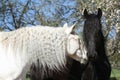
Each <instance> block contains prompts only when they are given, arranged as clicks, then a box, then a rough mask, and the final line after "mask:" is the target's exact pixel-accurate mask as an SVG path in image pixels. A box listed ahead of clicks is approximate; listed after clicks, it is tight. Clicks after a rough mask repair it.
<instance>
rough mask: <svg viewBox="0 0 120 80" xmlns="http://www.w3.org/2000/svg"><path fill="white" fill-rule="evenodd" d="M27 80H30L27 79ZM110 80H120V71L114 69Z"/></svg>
mask: <svg viewBox="0 0 120 80" xmlns="http://www.w3.org/2000/svg"><path fill="white" fill-rule="evenodd" d="M26 80H30V79H29V78H26ZM110 80H120V69H112V72H111V79H110Z"/></svg>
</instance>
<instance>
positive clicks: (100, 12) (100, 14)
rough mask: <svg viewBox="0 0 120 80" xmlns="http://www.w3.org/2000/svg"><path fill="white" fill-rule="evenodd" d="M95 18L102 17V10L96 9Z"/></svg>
mask: <svg viewBox="0 0 120 80" xmlns="http://www.w3.org/2000/svg"><path fill="white" fill-rule="evenodd" d="M97 16H98V18H99V19H100V18H101V17H102V10H101V9H100V8H98V14H97Z"/></svg>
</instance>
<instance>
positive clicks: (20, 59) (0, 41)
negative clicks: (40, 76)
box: [0, 24, 87, 80]
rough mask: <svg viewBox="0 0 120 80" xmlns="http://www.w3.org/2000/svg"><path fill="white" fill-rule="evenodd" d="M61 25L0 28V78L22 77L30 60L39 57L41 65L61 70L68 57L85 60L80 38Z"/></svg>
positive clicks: (10, 79)
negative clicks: (5, 29) (1, 29)
mask: <svg viewBox="0 0 120 80" xmlns="http://www.w3.org/2000/svg"><path fill="white" fill-rule="evenodd" d="M73 29H74V25H73V26H72V27H68V26H67V24H65V25H64V26H63V27H57V28H55V27H47V26H36V27H24V28H21V29H18V30H15V31H11V32H0V80H25V76H26V73H27V71H28V70H29V68H30V66H31V64H32V63H35V62H36V61H37V59H39V62H40V65H41V66H43V69H42V70H44V71H45V67H46V66H47V67H48V68H49V69H51V70H55V69H56V70H60V69H61V67H64V66H65V64H66V60H67V57H71V58H73V59H75V60H77V61H79V62H80V63H85V62H86V61H87V52H86V48H85V46H84V43H83V41H82V39H80V38H79V36H78V35H73V34H71V32H72V31H73Z"/></svg>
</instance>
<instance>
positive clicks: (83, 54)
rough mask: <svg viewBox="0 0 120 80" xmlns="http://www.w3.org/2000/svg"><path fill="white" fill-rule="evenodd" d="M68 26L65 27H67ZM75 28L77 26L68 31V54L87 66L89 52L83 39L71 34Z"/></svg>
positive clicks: (69, 28)
mask: <svg viewBox="0 0 120 80" xmlns="http://www.w3.org/2000/svg"><path fill="white" fill-rule="evenodd" d="M66 26H67V24H65V25H64V27H66ZM74 28H75V24H74V25H72V26H71V27H68V28H67V29H66V34H68V38H67V54H68V55H69V56H70V57H72V58H73V59H75V60H77V61H79V62H80V63H83V64H85V63H86V62H87V50H86V47H85V45H84V41H83V39H81V38H80V37H79V36H78V35H75V34H71V33H72V31H73V30H74Z"/></svg>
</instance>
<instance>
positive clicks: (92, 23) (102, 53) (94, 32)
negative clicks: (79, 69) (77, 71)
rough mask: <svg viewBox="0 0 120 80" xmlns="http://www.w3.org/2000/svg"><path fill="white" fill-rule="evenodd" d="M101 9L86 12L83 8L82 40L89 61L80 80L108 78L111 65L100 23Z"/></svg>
mask: <svg viewBox="0 0 120 80" xmlns="http://www.w3.org/2000/svg"><path fill="white" fill-rule="evenodd" d="M101 16H102V11H101V9H100V8H99V9H98V13H97V14H88V12H87V10H86V9H85V10H84V17H85V19H86V20H85V23H84V28H83V36H84V42H85V45H86V47H87V51H88V57H89V62H88V65H87V67H86V69H85V71H84V72H83V74H82V77H81V79H82V80H109V79H110V74H111V65H110V62H109V60H108V58H107V55H106V50H105V39H104V36H103V33H102V25H101Z"/></svg>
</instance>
